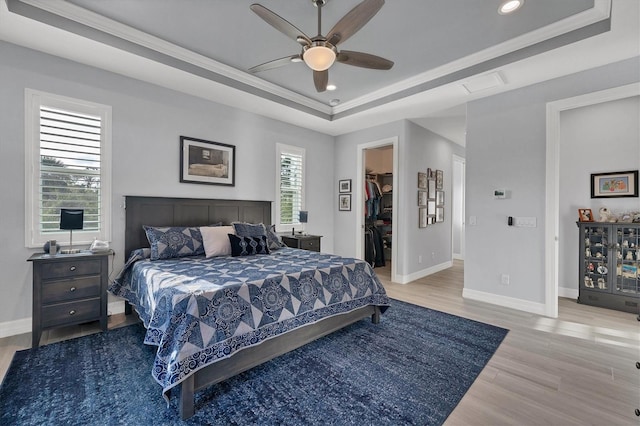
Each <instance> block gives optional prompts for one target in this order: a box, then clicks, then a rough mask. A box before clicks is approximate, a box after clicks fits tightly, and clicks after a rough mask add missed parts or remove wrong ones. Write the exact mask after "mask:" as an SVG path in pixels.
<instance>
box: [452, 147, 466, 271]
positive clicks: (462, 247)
mask: <svg viewBox="0 0 640 426" xmlns="http://www.w3.org/2000/svg"><path fill="white" fill-rule="evenodd" d="M466 161H467V160H466V159H465V158H464V157H461V156H459V155H456V154H453V156H452V160H451V170H452V174H453V173H455V171H456V167H455V165H456V163H460V164H461V165H462V175H461V176H460V178H461V192H462V200H461V204H460V210H461V213H462V223H461V224H460V225H461V231H460V241H459V243H460V253H459V255H458V256H456V255H455V254H454V253H453V246H454V241H453V238H454V237H453V220H452V221H451V223H452V231H451V258H452V259H460V260H464V257H465V222H464V218H465V213H464V206H465V204H464V202H465V197H466V195H465V191H466V182H465V175H466V173H467V170H466V167H467V162H466ZM454 180H455V178H454ZM451 195H452V197H451V216H452V217H453V214H454V213H455V211H454V209H453V204H454V198H453V197H456V196H457V194H456V193H455V188H453V190H452V191H451Z"/></svg>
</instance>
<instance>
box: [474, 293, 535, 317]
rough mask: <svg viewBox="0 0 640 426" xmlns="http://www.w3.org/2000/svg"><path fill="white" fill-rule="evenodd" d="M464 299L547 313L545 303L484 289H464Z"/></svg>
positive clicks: (533, 312)
mask: <svg viewBox="0 0 640 426" xmlns="http://www.w3.org/2000/svg"><path fill="white" fill-rule="evenodd" d="M462 297H463V298H464V299H470V300H477V301H479V302H485V303H491V304H492V305H498V306H504V307H505V308H511V309H516V310H519V311H525V312H530V313H532V314H538V315H546V309H545V308H546V307H545V304H544V303H537V302H531V301H529V300H522V299H516V298H514V297H509V296H502V295H499V294H493V293H485V292H484V291H477V290H470V289H468V288H464V289H462Z"/></svg>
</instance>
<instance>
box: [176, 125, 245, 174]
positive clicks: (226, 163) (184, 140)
mask: <svg viewBox="0 0 640 426" xmlns="http://www.w3.org/2000/svg"><path fill="white" fill-rule="evenodd" d="M235 175H236V147H235V145H227V144H225V143H220V142H211V141H206V140H203V139H195V138H190V137H187V136H180V182H186V183H205V184H209V185H228V186H234V185H235Z"/></svg>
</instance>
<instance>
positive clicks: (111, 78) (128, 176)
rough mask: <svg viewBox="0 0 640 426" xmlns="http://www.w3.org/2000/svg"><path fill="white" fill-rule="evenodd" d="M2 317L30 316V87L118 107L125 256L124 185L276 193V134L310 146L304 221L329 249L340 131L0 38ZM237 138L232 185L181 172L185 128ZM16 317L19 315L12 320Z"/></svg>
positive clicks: (116, 242)
mask: <svg viewBox="0 0 640 426" xmlns="http://www.w3.org/2000/svg"><path fill="white" fill-rule="evenodd" d="M0 58H2V60H1V61H0V100H1V101H0V128H1V129H2V132H1V133H0V161H1V164H0V165H1V167H0V189H1V192H0V217H2V224H1V225H0V231H1V235H0V238H1V241H2V242H3V244H2V245H1V246H0V270H2V272H3V273H2V278H0V291H2V294H3V297H2V298H0V324H2V323H7V322H11V321H17V320H21V319H25V318H29V317H30V316H31V265H30V264H29V263H27V262H26V259H27V258H28V257H29V256H30V255H31V254H32V253H34V252H36V251H38V250H33V249H27V248H25V247H24V229H25V226H24V220H25V219H24V217H25V212H24V185H25V184H24V174H25V173H24V90H25V88H31V89H35V90H41V91H45V92H50V93H55V94H59V95H64V96H69V97H73V98H79V99H84V100H88V101H91V102H97V103H102V104H106V105H111V106H112V107H113V185H112V193H113V207H112V213H113V227H112V229H113V235H112V238H113V241H112V248H113V249H114V250H115V252H116V254H117V256H116V261H115V271H116V272H117V271H118V270H119V269H120V268H121V265H122V263H123V259H122V256H123V251H124V210H123V209H122V208H121V204H122V201H123V196H124V195H152V196H174V197H196V198H224V199H256V200H270V201H273V200H274V197H275V182H276V177H275V173H276V154H275V144H276V143H277V142H280V143H285V144H290V145H296V146H302V147H304V148H306V150H307V157H308V158H309V159H312V160H313V161H307V173H306V179H307V205H306V207H307V209H308V210H309V211H310V212H311V213H310V222H309V223H308V224H307V227H306V229H307V231H308V232H310V233H316V234H320V235H323V236H324V237H323V239H322V248H323V251H328V252H332V251H333V245H334V244H333V235H334V233H333V220H334V217H333V214H332V212H333V211H334V198H335V193H336V189H335V188H336V185H334V184H333V181H334V179H333V176H334V169H333V159H334V158H335V157H334V138H333V137H331V136H328V135H324V134H321V133H317V132H314V131H310V130H306V129H302V128H299V127H295V126H292V125H289V124H285V123H282V122H278V121H275V120H271V119H267V118H264V117H262V116H258V115H255V114H251V113H247V112H244V111H241V110H237V109H233V108H229V107H226V106H223V105H221V104H216V103H213V102H209V101H205V100H202V99H200V98H196V97H192V96H188V95H184V94H181V93H177V92H174V91H171V90H167V89H164V88H160V87H158V86H154V85H151V84H147V83H143V82H140V81H137V80H133V79H130V78H126V77H123V76H120V75H116V74H113V73H109V72H106V71H102V70H98V69H95V68H91V67H87V66H84V65H80V64H77V63H74V62H71V61H67V60H64V59H60V58H56V57H53V56H50V55H45V54H42V53H38V52H35V51H32V50H28V49H24V48H21V47H18V46H15V45H12V44H8V43H0ZM180 135H185V136H191V137H195V138H201V139H206V140H211V141H218V142H223V143H228V144H232V145H235V146H236V155H237V159H236V168H237V169H236V185H235V187H222V186H212V185H198V184H185V183H180V182H179V158H180V157H179V153H180V150H179V146H180V145H179V136H180ZM14 325H15V323H14Z"/></svg>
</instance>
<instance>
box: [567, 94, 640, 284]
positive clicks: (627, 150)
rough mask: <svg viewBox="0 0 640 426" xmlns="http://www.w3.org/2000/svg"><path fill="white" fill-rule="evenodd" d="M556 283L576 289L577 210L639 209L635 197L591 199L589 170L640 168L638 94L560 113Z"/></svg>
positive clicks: (618, 211) (596, 217)
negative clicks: (558, 238) (558, 241)
mask: <svg viewBox="0 0 640 426" xmlns="http://www.w3.org/2000/svg"><path fill="white" fill-rule="evenodd" d="M560 165H561V167H560V191H559V198H560V206H559V207H560V221H559V237H560V242H561V243H560V245H559V247H558V248H559V256H558V260H559V262H558V277H559V280H558V283H559V286H560V287H565V288H569V289H572V290H575V291H577V290H578V227H577V226H576V220H577V215H578V209H581V208H582V209H583V208H590V209H592V210H593V213H594V217H595V219H596V220H598V218H599V214H598V210H599V209H600V207H608V208H609V210H611V211H613V212H616V213H621V212H625V211H627V212H628V211H640V199H638V198H594V199H591V186H590V182H591V173H604V172H614V171H625V170H638V169H639V168H640V97H639V96H634V97H630V98H625V99H620V100H617V101H612V102H605V103H601V104H596V105H591V106H588V107H582V108H576V109H572V110H567V111H563V112H561V113H560Z"/></svg>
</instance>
